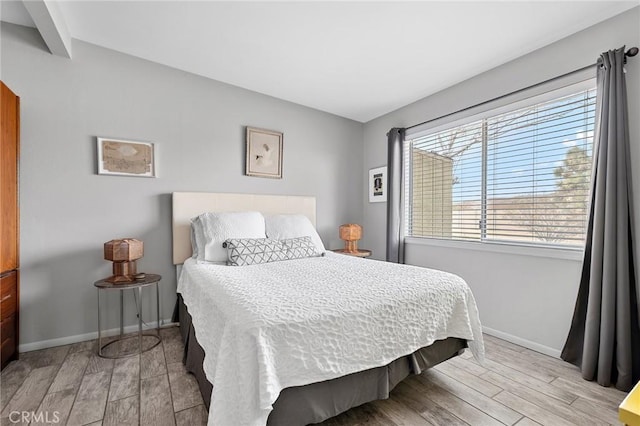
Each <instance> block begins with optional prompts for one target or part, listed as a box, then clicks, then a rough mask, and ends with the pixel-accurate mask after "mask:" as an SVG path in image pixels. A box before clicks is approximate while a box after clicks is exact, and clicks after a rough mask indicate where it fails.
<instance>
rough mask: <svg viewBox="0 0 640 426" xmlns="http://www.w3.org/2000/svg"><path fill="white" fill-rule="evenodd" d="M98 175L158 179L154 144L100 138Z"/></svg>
mask: <svg viewBox="0 0 640 426" xmlns="http://www.w3.org/2000/svg"><path fill="white" fill-rule="evenodd" d="M98 174H99V175H115V176H138V177H156V166H155V152H154V146H153V143H151V142H139V141H129V140H122V139H110V138H98Z"/></svg>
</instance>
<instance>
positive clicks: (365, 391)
mask: <svg viewBox="0 0 640 426" xmlns="http://www.w3.org/2000/svg"><path fill="white" fill-rule="evenodd" d="M173 321H175V322H179V323H180V333H181V335H182V341H183V343H184V355H183V359H182V362H183V363H184V365H185V366H186V369H187V371H189V372H190V373H192V374H193V375H194V376H195V377H196V380H197V382H198V386H199V387H200V393H202V398H203V400H204V403H205V405H206V406H207V408H208V407H209V403H210V401H211V390H212V387H213V386H212V384H211V383H209V381H208V380H207V377H206V375H205V373H204V370H203V360H204V350H203V349H202V346H200V344H199V343H198V341H197V340H196V337H195V331H194V328H193V324H192V322H191V315H190V314H189V312H188V311H187V307H186V306H185V304H184V302H183V300H182V296H181V295H180V294H178V300H177V301H176V307H175V310H174V314H173ZM466 347H467V342H466V341H465V340H464V339H458V338H455V337H449V338H447V339H444V340H438V341H436V342H434V343H433V344H432V345H430V346H427V347H424V348H421V349H418V350H417V351H416V352H414V353H412V354H410V355H407V356H403V357H401V358H398V359H396V360H395V361H392V362H391V363H389V364H387V365H386V366H383V367H377V368H372V369H369V370H365V371H361V372H358V373H353V374H349V375H346V376H343V377H338V378H335V379H331V380H326V381H323V382H318V383H311V384H308V385H304V386H295V387H290V388H286V389H283V390H282V392H280V396H279V397H278V399H277V400H276V402H275V403H274V404H273V411H272V412H271V414H269V419H268V421H267V424H268V425H271V426H278V425H306V424H312V423H319V422H322V421H324V420H326V419H328V418H331V417H333V416H336V415H338V414H340V413H342V412H344V411H347V410H348V409H350V408H352V407H357V406H358V405H362V404H364V403H367V402H370V401H375V400H378V399H386V398H388V397H389V392H390V391H391V390H392V389H393V388H394V387H395V386H396V385H397V384H398V383H400V382H401V381H402V380H403V379H405V378H406V377H407V376H409V375H411V374H420V373H421V372H422V371H424V370H426V369H428V368H431V367H433V366H434V365H436V364H439V363H441V362H442V361H446V360H447V359H449V358H452V357H454V356H456V355H458V354H460V353H461V352H462V350H463V349H464V348H466Z"/></svg>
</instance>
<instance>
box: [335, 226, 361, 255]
mask: <svg viewBox="0 0 640 426" xmlns="http://www.w3.org/2000/svg"><path fill="white" fill-rule="evenodd" d="M361 238H362V226H360V225H358V224H357V223H347V224H344V225H340V239H341V240H343V241H344V250H343V252H344V253H357V252H358V240H360V239H361Z"/></svg>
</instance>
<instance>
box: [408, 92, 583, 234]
mask: <svg viewBox="0 0 640 426" xmlns="http://www.w3.org/2000/svg"><path fill="white" fill-rule="evenodd" d="M506 110H507V111H506V112H505V108H501V110H500V113H495V114H493V115H492V114H491V112H489V113H487V114H484V116H483V117H482V118H480V119H476V120H472V121H470V122H468V123H464V124H461V125H460V124H459V125H457V126H455V127H452V128H448V129H444V130H439V131H436V132H433V133H430V134H422V135H420V136H417V137H414V138H409V139H408V140H407V141H406V143H407V146H406V149H405V167H406V169H405V173H406V178H407V179H405V182H407V188H406V190H405V197H406V199H405V206H406V210H405V214H406V216H407V217H406V224H407V235H409V236H413V237H431V238H446V239H459V240H476V241H478V240H480V241H507V242H508V241H511V242H514V241H515V242H520V243H532V244H552V245H581V244H583V241H584V238H585V229H586V213H587V211H586V209H587V207H588V196H589V188H590V180H591V167H592V166H591V155H592V147H593V127H594V118H595V89H594V88H591V89H587V90H584V89H580V91H578V92H574V93H570V94H568V95H566V94H565V95H562V96H561V97H558V98H552V99H550V100H547V101H545V102H540V103H536V104H533V105H529V106H526V107H522V108H517V109H513V110H511V111H509V110H508V108H506Z"/></svg>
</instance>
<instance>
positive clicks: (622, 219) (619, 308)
mask: <svg viewBox="0 0 640 426" xmlns="http://www.w3.org/2000/svg"><path fill="white" fill-rule="evenodd" d="M624 62H625V55H624V47H623V48H621V49H617V50H615V51H609V52H605V53H603V54H602V55H601V57H600V58H599V60H598V64H597V100H596V124H595V132H594V138H595V139H594V148H593V175H592V188H591V199H590V208H589V221H588V228H587V240H586V246H585V253H584V260H583V265H582V275H581V279H580V287H579V291H578V297H577V301H576V305H575V310H574V314H573V320H572V323H571V328H570V331H569V336H568V337H567V341H566V343H565V346H564V348H563V350H562V354H561V357H562V359H564V360H565V361H568V362H570V363H572V364H575V365H577V366H579V367H580V368H581V370H582V376H583V377H584V378H585V379H586V380H596V381H597V382H598V383H599V384H600V385H602V386H610V385H614V386H615V387H616V388H618V389H620V390H623V391H629V390H630V389H631V388H632V386H633V385H634V384H635V383H636V382H637V381H638V380H640V326H639V317H640V315H639V311H638V309H639V307H640V303H639V297H640V292H639V291H638V290H639V289H638V282H637V277H636V268H635V264H634V263H635V256H634V238H633V215H632V210H631V209H632V193H631V174H630V171H631V168H630V156H629V124H628V123H629V118H628V111H627V94H626V83H625V74H624Z"/></svg>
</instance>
